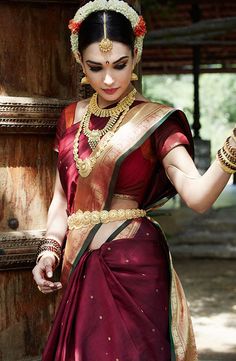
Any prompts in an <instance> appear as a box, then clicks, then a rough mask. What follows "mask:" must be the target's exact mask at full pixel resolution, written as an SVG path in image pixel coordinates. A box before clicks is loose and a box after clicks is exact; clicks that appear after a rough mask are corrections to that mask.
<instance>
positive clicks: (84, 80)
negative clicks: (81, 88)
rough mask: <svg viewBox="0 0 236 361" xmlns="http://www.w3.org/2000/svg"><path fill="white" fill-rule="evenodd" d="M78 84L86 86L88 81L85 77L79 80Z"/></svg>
mask: <svg viewBox="0 0 236 361" xmlns="http://www.w3.org/2000/svg"><path fill="white" fill-rule="evenodd" d="M80 83H81V85H88V84H89V81H88V78H87V76H86V75H85V76H84V77H83V78H82V79H81V81H80Z"/></svg>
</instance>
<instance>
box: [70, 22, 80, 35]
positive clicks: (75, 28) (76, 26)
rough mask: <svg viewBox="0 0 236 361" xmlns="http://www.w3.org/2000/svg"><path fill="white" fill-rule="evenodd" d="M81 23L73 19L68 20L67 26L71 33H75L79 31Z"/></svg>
mask: <svg viewBox="0 0 236 361" xmlns="http://www.w3.org/2000/svg"><path fill="white" fill-rule="evenodd" d="M80 25H81V23H77V22H75V21H74V20H73V19H72V20H70V21H69V25H68V28H69V29H70V31H71V32H72V34H76V33H78V32H79V29H80Z"/></svg>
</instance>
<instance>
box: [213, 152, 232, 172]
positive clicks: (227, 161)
mask: <svg viewBox="0 0 236 361" xmlns="http://www.w3.org/2000/svg"><path fill="white" fill-rule="evenodd" d="M217 153H218V156H219V159H220V161H221V163H223V164H224V165H225V166H227V167H228V168H230V169H233V170H234V169H236V165H232V164H230V162H229V160H228V159H227V158H226V157H223V154H222V148H221V149H219V150H218V152H217Z"/></svg>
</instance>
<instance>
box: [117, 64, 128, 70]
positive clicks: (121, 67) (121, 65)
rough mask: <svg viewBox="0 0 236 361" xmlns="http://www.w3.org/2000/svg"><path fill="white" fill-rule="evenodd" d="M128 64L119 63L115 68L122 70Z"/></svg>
mask: <svg viewBox="0 0 236 361" xmlns="http://www.w3.org/2000/svg"><path fill="white" fill-rule="evenodd" d="M126 65H127V64H117V65H116V66H115V69H118V70H122V69H124V68H125V67H126Z"/></svg>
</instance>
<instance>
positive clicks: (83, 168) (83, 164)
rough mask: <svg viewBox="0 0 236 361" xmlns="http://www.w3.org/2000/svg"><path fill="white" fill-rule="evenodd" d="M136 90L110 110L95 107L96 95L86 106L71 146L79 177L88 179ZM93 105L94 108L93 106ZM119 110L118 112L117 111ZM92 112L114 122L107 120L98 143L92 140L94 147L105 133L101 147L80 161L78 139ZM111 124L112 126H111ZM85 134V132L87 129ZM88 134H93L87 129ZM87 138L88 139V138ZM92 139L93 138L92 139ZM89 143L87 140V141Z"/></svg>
mask: <svg viewBox="0 0 236 361" xmlns="http://www.w3.org/2000/svg"><path fill="white" fill-rule="evenodd" d="M136 92H137V91H136V89H133V90H132V91H131V92H130V93H129V94H128V95H127V96H126V97H125V98H124V99H122V100H121V101H120V102H119V103H118V104H117V105H116V106H115V107H113V108H110V109H101V108H99V106H98V105H97V94H95V95H94V96H93V97H92V98H91V100H90V103H89V105H88V109H87V111H86V113H85V114H84V116H83V118H82V120H81V122H80V126H79V129H78V132H77V133H76V136H75V139H74V146H73V156H74V160H75V164H76V168H77V170H78V172H79V174H80V176H81V177H83V178H86V177H88V175H89V174H90V173H91V171H92V169H93V167H94V165H95V164H96V162H97V158H98V157H99V156H100V155H101V153H102V152H103V151H104V149H105V148H106V146H107V144H108V143H109V141H110V140H111V138H112V136H113V135H114V133H115V132H116V131H117V129H118V128H119V127H120V125H121V123H122V121H123V119H124V117H125V115H126V114H127V113H128V111H129V109H130V106H131V105H132V104H133V102H134V100H135V95H136ZM91 103H92V109H91ZM94 104H95V106H94ZM118 110H119V111H118ZM104 111H108V112H109V115H107V114H108V112H105V115H104ZM94 112H96V115H98V113H99V115H98V116H102V117H106V116H107V117H109V116H110V117H111V119H112V118H116V120H115V121H114V120H113V119H112V120H111V119H109V121H108V123H109V122H110V124H109V126H108V127H107V125H106V126H105V127H104V128H103V129H101V130H100V133H99V136H98V141H97V139H96V141H95V142H94V140H92V143H93V144H94V143H96V145H97V144H98V143H99V141H100V139H101V137H102V136H103V135H105V134H106V133H108V134H107V136H106V139H105V141H104V142H103V144H102V146H101V147H100V148H99V149H98V150H97V151H95V152H93V153H92V154H91V155H90V156H89V157H87V158H86V159H84V160H82V159H81V158H79V156H78V150H79V137H80V134H81V132H82V131H83V130H84V123H85V124H87V125H88V124H89V121H90V117H91V115H92V114H94ZM111 124H112V125H111ZM105 128H107V129H106V131H105V132H104V130H105ZM85 129H86V132H87V128H85ZM89 132H93V131H91V130H90V129H89ZM83 133H84V134H85V135H86V136H87V137H88V135H87V134H86V133H85V131H83ZM88 138H89V137H88ZM92 139H93V138H92ZM88 142H89V139H88ZM90 142H91V140H90Z"/></svg>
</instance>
